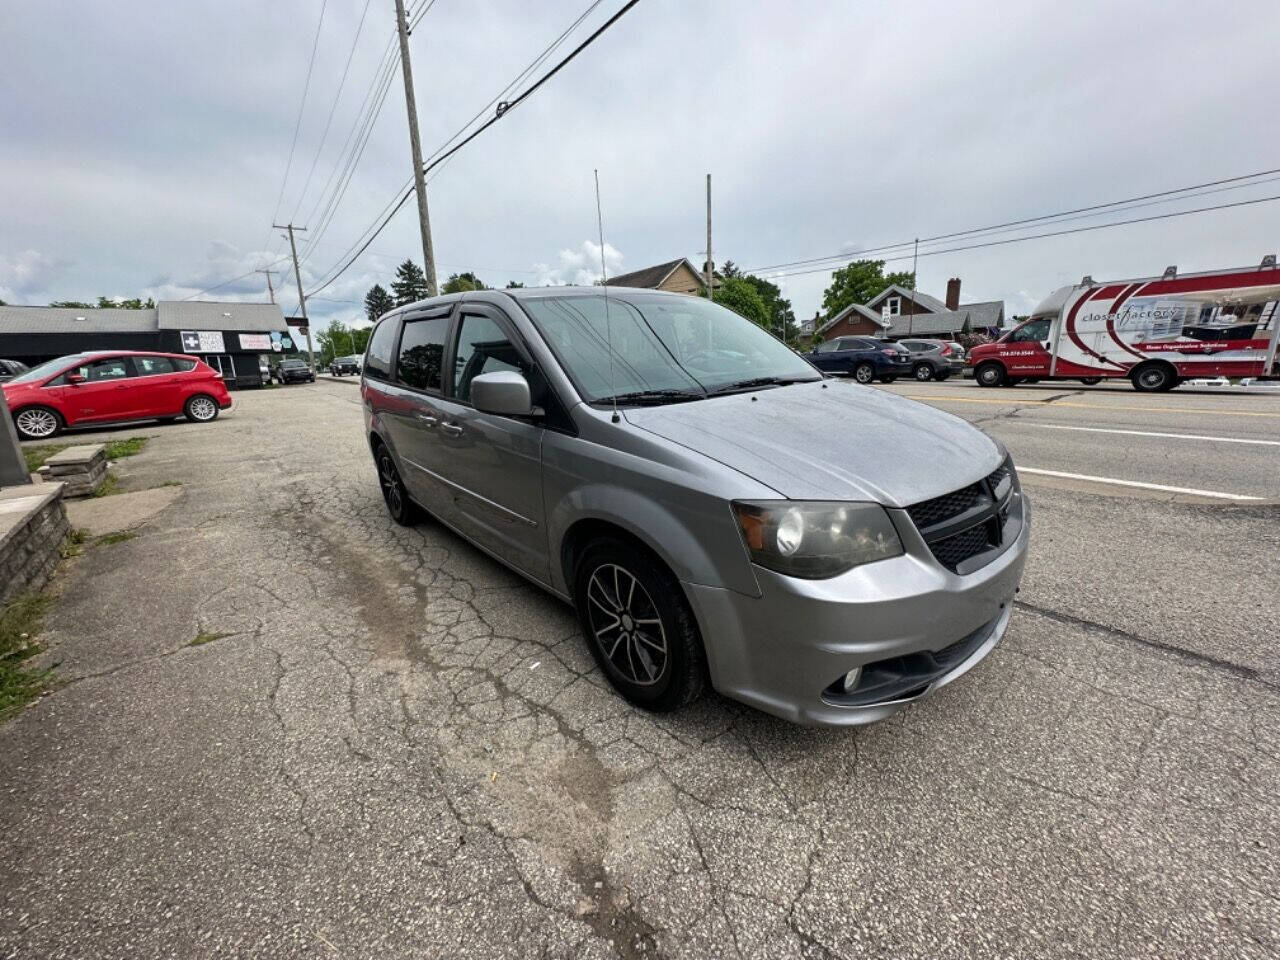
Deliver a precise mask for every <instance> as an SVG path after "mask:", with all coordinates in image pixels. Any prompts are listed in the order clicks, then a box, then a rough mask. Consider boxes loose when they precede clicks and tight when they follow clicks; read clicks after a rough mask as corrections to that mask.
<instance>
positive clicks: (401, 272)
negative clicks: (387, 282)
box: [391, 260, 427, 307]
mask: <svg viewBox="0 0 1280 960" xmlns="http://www.w3.org/2000/svg"><path fill="white" fill-rule="evenodd" d="M391 294H392V296H394V297H395V301H396V306H397V307H403V306H404V305H405V304H406V303H413V302H414V301H416V300H425V299H426V298H427V275H426V274H425V273H423V272H422V268H421V267H420V266H418V265H417V264H416V263H414V262H413V261H412V260H405V262H404V263H402V264H400V266H399V267H397V268H396V278H395V279H394V280H392V281H391Z"/></svg>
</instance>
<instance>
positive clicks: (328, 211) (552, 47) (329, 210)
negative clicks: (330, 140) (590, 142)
mask: <svg viewBox="0 0 1280 960" xmlns="http://www.w3.org/2000/svg"><path fill="white" fill-rule="evenodd" d="M600 2H601V0H595V2H594V3H592V4H591V5H590V6H588V7H587V9H586V10H584V11H583V12H582V13H581V14H580V15H579V16H578V17H577V18H576V19H575V20H574V21H573V22H572V23H570V24H569V26H568V27H566V28H565V29H564V30H563V31H561V33H560V35H559V36H558V37H556V38H555V40H553V41H552V42H551V43H550V44H548V45H547V46H546V47H545V48H543V50H542V52H541V53H539V54H538V56H537V57H535V58H534V59H533V60H532V61H531V62H530V63H529V65H528V66H526V67H525V68H524V69H523V70H521V71H520V73H519V74H518V75H517V76H516V77H515V79H513V80H512V81H511V82H510V83H508V84H507V85H506V86H505V87H503V88H502V90H500V91H499V92H498V93H497V94H496V95H495V96H494V97H493V98H492V99H491V100H490V101H489V102H488V103H486V104H485V105H484V106H483V107H481V108H480V109H479V110H478V111H476V113H475V114H474V115H473V116H472V117H471V118H470V119H469V120H467V122H466V123H464V124H463V125H462V126H461V127H459V128H458V130H457V131H456V132H455V133H454V134H453V135H452V136H451V137H449V139H447V140H445V141H444V143H442V144H441V145H440V146H439V147H437V148H436V149H435V150H434V151H433V152H432V153H431V155H430V156H428V157H427V162H428V163H430V162H431V161H432V160H433V159H434V158H435V157H436V156H437V155H438V154H439V153H440V152H441V151H443V150H444V149H446V148H447V147H448V146H449V145H450V144H451V143H453V141H454V140H456V139H457V138H458V137H460V136H462V134H463V133H465V132H466V130H467V129H468V128H469V127H470V126H471V125H472V124H473V123H475V122H476V121H477V120H479V119H480V118H481V117H482V116H484V115H485V114H486V113H488V112H489V110H490V109H492V108H493V106H494V104H496V103H498V102H499V101H500V100H501V98H502V97H504V96H506V95H507V94H508V93H509V92H510V91H511V90H513V89H514V88H515V87H516V86H518V85H519V84H520V83H521V82H522V81H524V80H525V79H526V78H527V77H528V76H529V75H530V74H532V73H533V71H534V70H536V69H537V68H538V67H539V66H541V65H542V63H544V62H545V61H546V59H547V58H548V57H549V56H551V54H552V53H554V52H555V51H556V49H557V48H559V47H560V45H561V44H562V43H564V41H565V38H566V37H568V36H569V34H571V33H572V32H573V31H574V30H575V29H577V28H578V26H580V25H581V24H582V22H583V21H584V20H586V18H587V17H589V16H590V15H591V13H592V12H593V11H594V10H595V9H596V7H598V6H600ZM434 3H435V0H430V2H428V3H426V4H425V5H424V6H423V7H421V8H420V9H419V12H418V14H417V15H416V16H415V17H414V20H413V22H414V24H417V23H419V22H421V20H422V17H423V16H425V15H426V13H427V11H428V10H430V9H431V7H432V5H433V4H434ZM393 42H394V37H393V39H392V41H391V42H389V44H388V46H390V44H391V43H393ZM384 66H388V67H389V69H388V70H387V73H386V78H385V83H384V84H383V90H382V92H381V96H382V99H383V100H385V99H386V94H387V89H388V88H389V87H390V85H391V75H392V73H393V72H394V59H393V60H392V61H391V63H390V64H384ZM381 109H382V102H381V101H379V103H378V107H377V111H375V113H374V115H373V118H374V120H375V121H376V118H377V112H380V111H381ZM371 132H372V125H370V126H369V127H368V132H366V133H365V134H364V142H363V143H362V144H361V145H360V147H359V152H358V153H355V154H353V157H352V160H351V162H350V163H349V172H348V171H344V174H345V175H346V183H345V184H344V185H343V186H342V188H341V192H340V193H337V194H336V196H335V197H334V198H333V202H332V203H331V204H330V205H329V206H326V208H325V214H322V215H321V221H322V222H321V223H320V226H319V227H318V228H317V230H316V233H315V234H313V235H312V238H311V242H310V243H308V244H307V251H306V254H305V255H304V256H303V258H302V259H303V262H304V263H305V262H306V260H307V259H308V258H309V257H310V256H311V254H312V253H313V252H314V251H315V250H316V247H317V244H318V243H319V241H320V236H321V234H323V233H324V231H325V229H326V228H327V227H328V226H329V224H330V223H331V222H332V219H333V215H334V213H336V211H337V205H338V203H340V202H341V200H342V196H343V195H345V193H346V189H347V186H349V185H350V182H351V178H352V176H354V173H355V164H356V163H358V162H359V160H360V157H361V156H362V155H363V153H364V147H365V145H367V144H368V141H369V133H371ZM450 159H452V158H450ZM447 162H448V160H446V161H445V163H447ZM445 163H442V164H440V167H438V168H437V171H436V172H437V173H438V172H439V170H441V169H443V168H444V166H445ZM412 184H413V178H412V177H409V178H408V179H407V180H405V182H404V184H403V185H402V186H401V187H400V188H399V189H398V190H397V191H396V192H395V193H394V194H393V195H392V198H391V200H389V201H388V202H387V204H386V205H385V206H384V207H383V208H382V210H381V211H380V212H379V213H378V215H377V216H376V217H374V219H373V224H371V225H370V227H368V228H366V229H365V231H364V232H362V233H361V234H360V236H359V237H357V238H356V241H355V242H354V243H353V244H351V246H349V247H348V248H347V251H346V253H343V254H342V256H341V257H339V258H338V259H339V261H341V260H342V259H343V257H345V256H346V255H347V253H350V252H351V251H352V250H353V249H355V247H356V246H358V245H359V243H360V242H361V240H363V239H364V238H365V237H366V235H367V234H368V232H369V230H370V229H372V228H373V226H374V225H376V224H377V223H378V221H379V219H380V218H381V217H382V216H383V215H384V214H385V213H386V212H387V209H388V208H389V207H390V206H391V204H392V203H394V202H395V201H396V198H397V197H398V196H399V195H400V194H401V193H403V192H404V191H405V190H407V189H409V187H410V186H411V185H412ZM312 213H313V214H314V211H312ZM326 216H327V217H328V219H325V217H326ZM307 219H308V220H309V221H312V222H314V221H315V218H314V216H310V217H308V218H307Z"/></svg>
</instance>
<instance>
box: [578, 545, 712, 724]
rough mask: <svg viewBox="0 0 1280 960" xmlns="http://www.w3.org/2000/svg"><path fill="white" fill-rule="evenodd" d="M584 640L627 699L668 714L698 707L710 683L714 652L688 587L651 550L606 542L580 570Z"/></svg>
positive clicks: (585, 555)
mask: <svg viewBox="0 0 1280 960" xmlns="http://www.w3.org/2000/svg"><path fill="white" fill-rule="evenodd" d="M574 599H575V601H576V604H577V608H578V617H579V619H580V620H581V622H582V630H583V635H584V637H585V639H586V641H587V646H588V647H589V648H590V649H591V655H592V656H593V657H594V658H595V661H596V663H597V664H598V665H599V667H600V671H601V672H602V673H603V674H604V675H605V676H606V677H607V678H608V680H609V682H610V683H611V684H612V685H613V688H614V689H615V690H617V691H618V693H620V694H621V695H622V696H623V697H624V698H625V699H626V700H628V701H629V702H630V703H632V704H634V705H635V706H637V707H640V708H642V709H644V710H652V711H655V712H660V713H665V712H668V711H671V710H676V709H679V708H680V707H683V706H685V705H686V704H689V703H692V702H693V701H694V700H696V699H698V697H699V696H700V695H701V694H702V690H703V687H704V685H705V680H706V671H707V667H706V654H705V653H704V652H703V649H702V638H701V636H700V635H699V634H698V626H697V622H696V621H695V620H694V616H693V611H692V610H691V609H690V607H689V602H688V600H686V599H685V596H684V591H683V590H682V589H681V588H680V583H679V581H678V580H676V578H675V577H674V576H673V575H672V573H671V571H670V570H668V569H667V568H666V567H665V566H664V565H663V564H662V563H661V561H659V560H658V559H657V558H656V557H654V556H653V555H652V554H650V553H649V552H648V551H647V550H645V549H643V548H642V547H639V546H637V545H635V544H632V543H629V542H626V541H624V540H617V539H614V538H612V537H605V538H601V539H598V540H594V541H592V542H591V543H589V544H588V545H587V547H586V548H585V549H584V550H583V552H582V556H581V559H580V560H579V561H578V563H577V565H576V568H575V571H574Z"/></svg>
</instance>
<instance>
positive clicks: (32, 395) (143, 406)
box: [0, 350, 231, 440]
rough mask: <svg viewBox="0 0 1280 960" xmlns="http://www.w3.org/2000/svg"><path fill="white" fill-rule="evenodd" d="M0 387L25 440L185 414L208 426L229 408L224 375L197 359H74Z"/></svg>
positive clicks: (115, 355) (102, 355)
mask: <svg viewBox="0 0 1280 960" xmlns="http://www.w3.org/2000/svg"><path fill="white" fill-rule="evenodd" d="M0 389H3V390H4V398H5V400H6V401H7V402H8V404H9V411H10V412H11V413H12V414H13V422H14V425H15V426H16V427H17V429H18V435H19V436H20V437H21V438H22V439H23V440H45V439H47V438H49V437H52V436H55V435H56V434H57V433H59V432H60V431H61V430H62V429H63V428H64V427H78V426H84V425H87V424H92V423H111V422H115V421H120V420H176V419H177V418H178V417H180V416H185V417H186V418H187V419H188V420H190V421H192V422H193V423H207V422H208V421H210V420H216V419H217V418H218V411H220V410H225V409H227V408H228V407H230V406H231V395H230V394H229V393H228V392H227V385H226V384H225V383H223V382H222V374H220V373H218V372H217V371H216V370H214V369H213V368H212V367H210V366H209V365H208V364H207V363H205V362H203V361H202V360H197V359H196V358H195V357H184V356H182V355H180V354H173V353H135V352H128V353H125V352H120V351H115V350H112V351H92V352H89V353H74V354H71V355H70V356H67V357H59V358H58V359H56V360H50V361H48V362H47V363H42V364H40V365H39V366H37V367H32V368H31V369H30V370H28V371H27V372H26V373H24V374H21V375H20V376H17V377H14V378H13V379H12V380H9V381H8V382H6V383H5V384H3V386H2V387H0Z"/></svg>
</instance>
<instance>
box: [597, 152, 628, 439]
mask: <svg viewBox="0 0 1280 960" xmlns="http://www.w3.org/2000/svg"><path fill="white" fill-rule="evenodd" d="M593 172H594V173H595V175H596V226H597V227H599V229H600V287H601V289H602V290H603V291H604V335H605V342H606V343H607V345H608V349H609V393H610V395H611V396H612V397H613V422H614V423H618V422H619V421H620V420H621V419H622V418H621V417H620V416H618V387H617V384H616V383H615V381H614V377H613V326H612V325H611V324H610V323H609V273H608V270H606V269H605V265H604V216H603V215H602V214H601V213H600V171H599V170H595V171H593Z"/></svg>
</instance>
